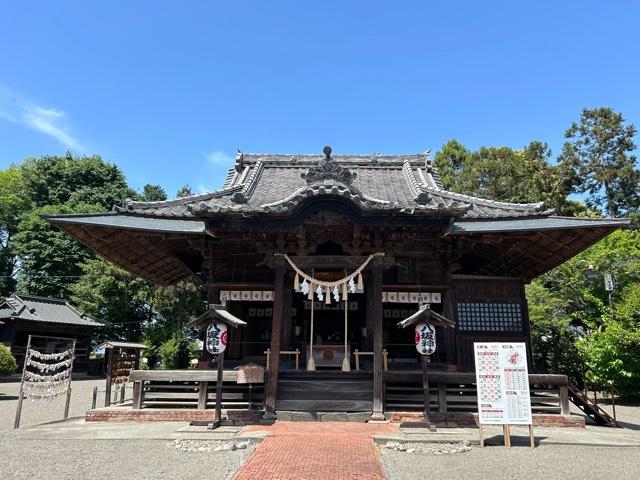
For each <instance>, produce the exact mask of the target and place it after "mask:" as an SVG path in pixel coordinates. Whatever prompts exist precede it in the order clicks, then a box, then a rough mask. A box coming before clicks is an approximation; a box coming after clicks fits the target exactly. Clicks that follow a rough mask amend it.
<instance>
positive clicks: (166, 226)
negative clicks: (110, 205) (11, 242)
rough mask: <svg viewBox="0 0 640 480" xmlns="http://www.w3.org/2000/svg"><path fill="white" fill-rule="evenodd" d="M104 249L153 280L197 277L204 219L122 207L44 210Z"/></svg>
mask: <svg viewBox="0 0 640 480" xmlns="http://www.w3.org/2000/svg"><path fill="white" fill-rule="evenodd" d="M42 218H44V219H45V220H47V221H48V222H49V223H51V224H52V225H53V226H55V227H57V228H59V229H60V230H62V231H64V232H66V233H68V234H69V235H71V236H72V237H75V238H76V239H77V240H79V241H80V242H82V243H83V244H84V245H86V246H87V247H89V248H90V249H92V250H94V251H95V252H97V253H98V254H99V255H101V256H103V257H105V258H107V259H109V260H110V261H112V262H113V263H115V264H117V265H119V266H120V267H122V268H124V269H125V270H127V271H129V272H131V273H134V274H136V275H138V276H140V277H142V278H144V279H146V280H149V281H150V282H152V283H155V284H158V285H162V286H167V285H171V284H173V283H176V282H178V281H180V280H184V279H186V278H190V277H193V278H196V279H198V280H199V281H201V280H202V279H200V278H199V277H198V276H197V273H198V271H199V269H200V262H201V258H200V255H201V253H200V248H197V247H199V246H200V244H202V242H203V240H204V237H205V235H206V233H205V227H204V222H203V221H201V220H194V219H184V220H182V219H166V218H153V217H144V216H135V215H123V214H117V213H106V214H93V215H42Z"/></svg>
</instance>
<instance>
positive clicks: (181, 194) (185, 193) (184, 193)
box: [176, 185, 193, 198]
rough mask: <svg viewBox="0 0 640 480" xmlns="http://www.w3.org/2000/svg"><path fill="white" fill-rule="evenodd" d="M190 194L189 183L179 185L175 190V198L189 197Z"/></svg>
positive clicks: (191, 193)
mask: <svg viewBox="0 0 640 480" xmlns="http://www.w3.org/2000/svg"><path fill="white" fill-rule="evenodd" d="M191 195H193V191H192V190H191V187H190V186H189V185H184V186H183V187H180V190H178V191H177V192H176V198H184V197H190V196H191Z"/></svg>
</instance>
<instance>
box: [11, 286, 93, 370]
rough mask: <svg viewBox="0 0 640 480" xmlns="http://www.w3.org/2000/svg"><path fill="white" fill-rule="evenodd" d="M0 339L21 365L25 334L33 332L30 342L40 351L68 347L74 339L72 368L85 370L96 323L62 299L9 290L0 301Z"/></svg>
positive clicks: (27, 337)
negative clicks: (1, 323) (35, 336)
mask: <svg viewBox="0 0 640 480" xmlns="http://www.w3.org/2000/svg"><path fill="white" fill-rule="evenodd" d="M0 318H1V319H2V321H3V322H4V325H1V326H0V342H1V343H4V344H5V345H7V346H8V347H9V348H10V349H11V353H12V354H13V356H14V357H15V358H16V360H17V361H18V366H19V370H20V369H22V365H23V362H24V356H25V352H26V348H27V342H28V339H29V335H37V336H38V338H33V339H32V342H31V345H32V347H33V348H35V349H36V350H40V351H42V352H43V353H54V352H57V351H61V350H65V349H67V348H69V342H68V341H67V340H59V338H61V337H62V338H71V339H75V340H76V352H75V360H74V364H73V371H74V372H75V373H80V372H86V371H87V369H88V362H89V354H90V352H91V336H92V335H93V333H94V332H95V331H96V328H98V327H100V323H98V322H96V321H95V320H94V319H92V318H90V317H87V316H84V315H82V314H81V313H79V312H78V311H76V310H75V309H74V308H73V307H71V305H69V304H68V303H67V302H66V301H65V300H60V299H56V298H45V297H36V296H32V295H17V294H13V295H11V296H10V297H8V298H6V299H5V300H4V301H2V302H0Z"/></svg>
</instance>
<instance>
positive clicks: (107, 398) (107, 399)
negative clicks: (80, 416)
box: [104, 348, 115, 407]
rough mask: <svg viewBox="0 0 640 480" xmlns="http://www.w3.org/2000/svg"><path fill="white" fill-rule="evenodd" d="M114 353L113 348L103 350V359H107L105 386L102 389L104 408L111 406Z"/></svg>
mask: <svg viewBox="0 0 640 480" xmlns="http://www.w3.org/2000/svg"><path fill="white" fill-rule="evenodd" d="M114 355H115V351H114V349H113V348H106V349H105V357H106V359H107V384H106V385H105V388H104V406H105V407H108V406H109V405H111V385H112V383H111V382H112V381H113V358H114Z"/></svg>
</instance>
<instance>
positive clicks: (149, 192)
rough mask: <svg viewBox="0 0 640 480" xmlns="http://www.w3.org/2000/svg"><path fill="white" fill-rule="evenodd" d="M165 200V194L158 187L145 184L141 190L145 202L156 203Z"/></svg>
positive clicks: (162, 189)
mask: <svg viewBox="0 0 640 480" xmlns="http://www.w3.org/2000/svg"><path fill="white" fill-rule="evenodd" d="M166 199H167V192H165V191H164V188H162V187H161V186H160V185H151V184H150V183H147V184H146V185H145V186H144V187H143V189H142V198H141V200H144V201H146V202H157V201H161V200H166Z"/></svg>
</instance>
